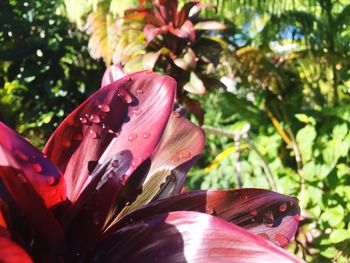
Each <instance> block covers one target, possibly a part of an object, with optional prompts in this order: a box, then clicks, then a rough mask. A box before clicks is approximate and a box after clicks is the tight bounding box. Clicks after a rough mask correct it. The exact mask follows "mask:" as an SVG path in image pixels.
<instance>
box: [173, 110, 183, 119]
mask: <svg viewBox="0 0 350 263" xmlns="http://www.w3.org/2000/svg"><path fill="white" fill-rule="evenodd" d="M171 116H172V117H173V118H175V119H177V118H180V117H181V114H180V112H177V111H174V112H173V113H172V114H171Z"/></svg>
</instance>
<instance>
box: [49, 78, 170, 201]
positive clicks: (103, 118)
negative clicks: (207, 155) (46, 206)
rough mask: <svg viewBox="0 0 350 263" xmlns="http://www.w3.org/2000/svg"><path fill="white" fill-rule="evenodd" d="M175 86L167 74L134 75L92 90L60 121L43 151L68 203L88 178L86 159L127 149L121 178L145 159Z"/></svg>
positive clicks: (98, 158)
mask: <svg viewBox="0 0 350 263" xmlns="http://www.w3.org/2000/svg"><path fill="white" fill-rule="evenodd" d="M175 88H176V83H175V81H174V80H173V79H171V78H169V77H163V76H159V75H157V74H155V73H152V72H138V73H134V74H131V75H128V76H125V77H123V78H122V79H119V80H117V81H115V82H113V83H111V84H109V85H107V86H105V87H103V88H102V89H100V90H98V91H97V92H95V93H94V94H93V95H92V96H90V97H89V98H88V99H87V100H86V101H85V102H84V103H82V104H81V105H80V106H79V107H78V108H77V109H76V110H74V111H73V112H72V113H71V114H70V115H69V116H68V117H67V118H66V119H65V120H64V121H63V122H62V123H61V125H60V126H59V127H58V128H57V129H56V131H55V133H54V134H53V135H52V136H51V138H50V139H49V141H48V143H47V145H46V146H45V149H44V152H45V153H46V154H47V156H48V157H49V158H50V159H51V160H52V161H53V162H54V163H55V164H56V165H57V166H58V167H59V168H60V169H61V170H62V171H63V172H64V174H65V180H66V184H67V196H68V197H69V199H70V200H71V201H72V202H75V201H76V200H77V198H78V196H79V194H80V193H81V192H82V191H83V189H84V188H85V186H86V185H88V183H89V182H90V181H91V178H90V177H89V168H91V165H90V166H89V164H91V162H99V163H104V162H106V161H108V160H109V159H110V158H111V157H112V156H113V154H115V153H117V152H121V151H124V150H126V151H130V152H131V153H132V156H133V161H132V165H131V167H130V169H129V170H128V171H127V173H126V175H127V176H126V177H125V179H127V178H128V176H129V175H130V174H131V173H132V171H133V170H135V168H136V167H137V166H138V165H140V164H141V163H142V161H143V160H145V159H146V158H148V157H149V155H150V154H151V153H152V152H153V150H154V148H155V147H156V145H157V144H158V141H159V139H160V136H161V135H162V132H163V130H164V127H165V125H166V122H167V119H168V118H169V115H170V112H171V108H172V105H173V101H174V95H175ZM148 135H149V136H148ZM140 143H141V144H142V147H139V144H140Z"/></svg>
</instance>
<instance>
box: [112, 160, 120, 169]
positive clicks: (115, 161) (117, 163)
mask: <svg viewBox="0 0 350 263" xmlns="http://www.w3.org/2000/svg"><path fill="white" fill-rule="evenodd" d="M112 166H113V167H114V168H118V167H119V161H118V160H113V161H112Z"/></svg>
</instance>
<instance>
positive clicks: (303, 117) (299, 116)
mask: <svg viewBox="0 0 350 263" xmlns="http://www.w3.org/2000/svg"><path fill="white" fill-rule="evenodd" d="M295 118H297V119H298V121H300V122H303V123H306V124H311V125H315V124H316V121H315V119H314V118H313V117H310V116H307V115H306V114H303V113H298V114H295Z"/></svg>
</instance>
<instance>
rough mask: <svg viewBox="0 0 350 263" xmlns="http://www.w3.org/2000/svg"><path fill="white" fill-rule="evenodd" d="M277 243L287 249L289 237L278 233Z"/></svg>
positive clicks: (276, 236)
mask: <svg viewBox="0 0 350 263" xmlns="http://www.w3.org/2000/svg"><path fill="white" fill-rule="evenodd" d="M275 241H276V243H277V245H279V246H281V247H285V246H287V245H288V243H289V240H288V238H287V237H285V236H284V235H282V234H280V233H277V234H276V235H275Z"/></svg>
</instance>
